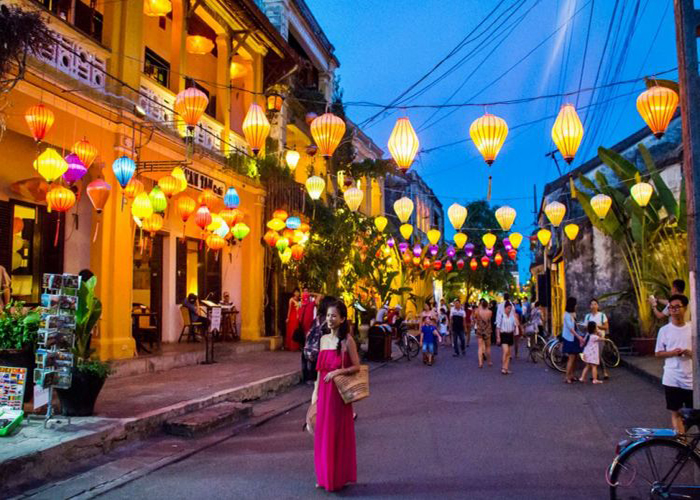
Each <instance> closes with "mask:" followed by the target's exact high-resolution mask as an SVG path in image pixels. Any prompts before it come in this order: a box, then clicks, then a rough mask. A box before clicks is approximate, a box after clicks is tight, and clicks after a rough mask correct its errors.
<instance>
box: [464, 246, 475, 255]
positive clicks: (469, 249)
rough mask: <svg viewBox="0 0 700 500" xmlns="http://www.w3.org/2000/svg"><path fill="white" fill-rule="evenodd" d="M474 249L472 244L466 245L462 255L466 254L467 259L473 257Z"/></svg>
mask: <svg viewBox="0 0 700 500" xmlns="http://www.w3.org/2000/svg"><path fill="white" fill-rule="evenodd" d="M474 249H475V247H474V244H473V243H467V244H466V245H465V246H464V253H466V254H467V257H471V256H472V255H474Z"/></svg>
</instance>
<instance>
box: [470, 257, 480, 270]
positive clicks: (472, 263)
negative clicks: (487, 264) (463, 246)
mask: <svg viewBox="0 0 700 500" xmlns="http://www.w3.org/2000/svg"><path fill="white" fill-rule="evenodd" d="M478 267H479V263H478V262H477V261H476V259H472V260H470V261H469V268H470V269H471V270H472V271H476V270H477V268H478Z"/></svg>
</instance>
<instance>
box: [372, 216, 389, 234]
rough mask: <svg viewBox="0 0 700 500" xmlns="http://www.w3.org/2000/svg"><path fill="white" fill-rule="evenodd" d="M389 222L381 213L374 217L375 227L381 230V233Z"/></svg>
mask: <svg viewBox="0 0 700 500" xmlns="http://www.w3.org/2000/svg"><path fill="white" fill-rule="evenodd" d="M388 223H389V220H388V219H387V218H386V217H384V216H383V215H379V216H377V217H375V218H374V225H375V227H376V228H377V229H378V230H379V232H380V233H383V232H384V229H386V225H387V224H388Z"/></svg>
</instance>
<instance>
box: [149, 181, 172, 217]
mask: <svg viewBox="0 0 700 500" xmlns="http://www.w3.org/2000/svg"><path fill="white" fill-rule="evenodd" d="M148 197H149V198H150V199H151V206H152V207H153V211H154V212H156V213H160V212H165V209H166V208H168V199H167V198H166V197H165V193H163V191H162V190H161V189H160V187H159V186H157V185H156V186H153V189H151V192H150V193H149V194H148Z"/></svg>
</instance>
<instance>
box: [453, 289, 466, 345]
mask: <svg viewBox="0 0 700 500" xmlns="http://www.w3.org/2000/svg"><path fill="white" fill-rule="evenodd" d="M466 327H467V319H466V314H465V312H464V309H463V308H462V303H461V302H460V301H459V299H455V300H454V302H453V305H452V307H451V308H450V330H451V331H452V346H453V347H454V351H455V352H454V354H453V355H452V356H453V357H455V358H456V357H458V356H459V355H460V353H461V355H462V356H465V355H466V350H467V348H466V342H467V341H466V338H465V329H466Z"/></svg>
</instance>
